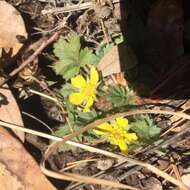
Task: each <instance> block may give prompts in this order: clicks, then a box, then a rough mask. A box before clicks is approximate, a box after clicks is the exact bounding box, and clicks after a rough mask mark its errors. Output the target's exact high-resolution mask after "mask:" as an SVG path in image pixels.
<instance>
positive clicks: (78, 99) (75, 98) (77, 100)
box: [69, 93, 85, 105]
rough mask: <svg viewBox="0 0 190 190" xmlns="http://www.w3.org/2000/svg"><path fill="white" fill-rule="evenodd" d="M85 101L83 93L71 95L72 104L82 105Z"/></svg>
mask: <svg viewBox="0 0 190 190" xmlns="http://www.w3.org/2000/svg"><path fill="white" fill-rule="evenodd" d="M84 99H85V95H84V94H82V93H71V94H70V95H69V101H70V103H71V104H74V105H80V104H82V102H83V101H84Z"/></svg>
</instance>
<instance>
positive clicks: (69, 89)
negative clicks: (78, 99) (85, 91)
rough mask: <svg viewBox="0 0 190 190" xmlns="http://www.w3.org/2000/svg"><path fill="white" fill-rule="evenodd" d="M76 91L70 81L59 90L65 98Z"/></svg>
mask: <svg viewBox="0 0 190 190" xmlns="http://www.w3.org/2000/svg"><path fill="white" fill-rule="evenodd" d="M74 91H76V89H75V88H74V87H73V86H72V85H71V84H70V83H66V84H65V85H63V86H62V88H61V89H60V90H59V93H60V94H61V96H63V97H64V98H66V97H68V96H69V95H70V94H71V93H72V92H74Z"/></svg>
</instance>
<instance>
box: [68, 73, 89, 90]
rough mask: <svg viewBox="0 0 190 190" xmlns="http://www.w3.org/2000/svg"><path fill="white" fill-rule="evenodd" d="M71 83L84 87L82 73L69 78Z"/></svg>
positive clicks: (80, 87)
mask: <svg viewBox="0 0 190 190" xmlns="http://www.w3.org/2000/svg"><path fill="white" fill-rule="evenodd" d="M71 84H72V85H73V86H74V87H76V88H79V89H82V88H85V86H86V81H85V79H84V77H83V76H82V75H77V76H76V77H73V78H71Z"/></svg>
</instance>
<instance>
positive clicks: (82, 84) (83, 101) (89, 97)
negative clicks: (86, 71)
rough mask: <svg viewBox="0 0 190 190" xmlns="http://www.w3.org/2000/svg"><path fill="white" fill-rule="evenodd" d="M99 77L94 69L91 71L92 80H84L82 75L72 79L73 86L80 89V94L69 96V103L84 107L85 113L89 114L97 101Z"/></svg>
mask: <svg viewBox="0 0 190 190" xmlns="http://www.w3.org/2000/svg"><path fill="white" fill-rule="evenodd" d="M98 81H99V75H98V72H97V70H96V69H95V68H94V67H93V68H91V69H90V78H87V80H85V79H84V77H83V76H82V75H77V76H76V77H73V78H72V79H71V84H72V85H73V86H74V87H76V88H78V90H79V92H73V93H71V94H70V95H69V101H70V102H71V104H74V105H82V106H83V107H84V109H83V111H84V112H89V111H90V108H91V107H92V105H93V103H94V101H95V99H96V88H97V86H98Z"/></svg>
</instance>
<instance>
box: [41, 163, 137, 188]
mask: <svg viewBox="0 0 190 190" xmlns="http://www.w3.org/2000/svg"><path fill="white" fill-rule="evenodd" d="M41 169H42V171H43V172H44V174H46V175H47V176H50V177H53V178H56V179H62V180H67V181H75V182H79V181H80V182H83V183H87V184H97V185H106V186H111V187H115V188H122V189H130V190H140V189H139V188H135V187H132V186H129V185H124V184H121V183H117V182H113V181H108V180H104V179H97V178H92V177H87V176H81V175H77V174H72V173H67V172H64V173H58V172H53V171H50V170H47V169H46V168H45V167H44V166H43V165H41Z"/></svg>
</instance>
